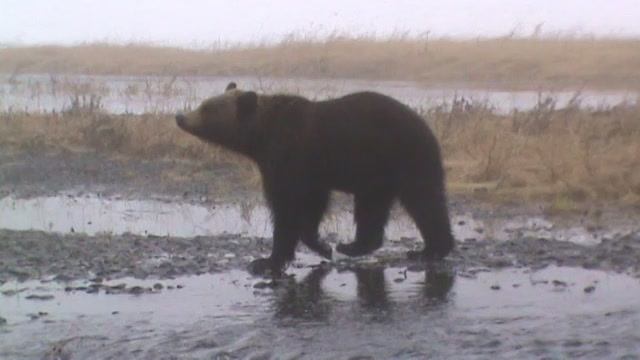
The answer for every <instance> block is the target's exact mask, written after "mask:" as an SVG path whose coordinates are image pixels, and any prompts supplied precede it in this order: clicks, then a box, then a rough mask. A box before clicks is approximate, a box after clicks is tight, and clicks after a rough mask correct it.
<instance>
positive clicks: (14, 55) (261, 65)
mask: <svg viewBox="0 0 640 360" xmlns="http://www.w3.org/2000/svg"><path fill="white" fill-rule="evenodd" d="M0 72H3V73H10V74H11V73H76V74H78V73H82V74H105V75H106V74H115V75H132V74H140V75H151V74H160V75H234V76H237V75H259V76H284V77H316V78H319V77H322V78H368V79H397V80H416V81H421V82H425V83H436V84H442V83H445V84H450V83H452V82H455V83H465V84H467V85H470V86H473V85H477V86H488V87H502V88H526V89H532V88H538V87H541V88H545V89H549V88H566V87H590V88H628V89H638V88H640V85H639V84H640V40H633V39H584V38H573V39H572V38H499V39H477V40H451V39H429V38H426V37H422V38H420V37H418V38H410V37H402V36H398V37H392V38H388V39H378V38H373V37H359V38H348V37H342V36H333V37H330V38H328V39H324V40H318V39H311V40H309V39H296V38H291V39H288V40H285V41H282V42H281V43H278V44H275V45H250V46H244V47H241V46H229V47H225V48H214V49H210V50H187V49H182V48H170V47H153V46H145V45H141V44H132V45H109V44H87V45H80V46H73V47H63V46H32V47H13V48H5V49H0Z"/></svg>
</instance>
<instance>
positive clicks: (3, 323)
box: [0, 316, 7, 325]
mask: <svg viewBox="0 0 640 360" xmlns="http://www.w3.org/2000/svg"><path fill="white" fill-rule="evenodd" d="M6 323H7V319H5V318H3V317H2V316H0V325H5V324H6Z"/></svg>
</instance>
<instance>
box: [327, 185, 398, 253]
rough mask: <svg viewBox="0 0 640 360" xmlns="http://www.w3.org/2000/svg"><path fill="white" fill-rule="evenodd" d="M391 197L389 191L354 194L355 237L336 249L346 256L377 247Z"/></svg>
mask: <svg viewBox="0 0 640 360" xmlns="http://www.w3.org/2000/svg"><path fill="white" fill-rule="evenodd" d="M393 198H394V196H393V195H392V194H390V193H378V194H367V195H360V194H356V196H355V220H356V239H355V241H353V242H351V243H349V244H338V246H337V247H336V250H337V251H339V252H340V253H343V254H345V255H347V256H362V255H367V254H370V253H372V252H374V251H375V250H377V249H379V248H380V247H381V246H382V241H383V239H384V228H385V226H386V225H387V221H388V220H389V212H390V211H391V204H392V203H393Z"/></svg>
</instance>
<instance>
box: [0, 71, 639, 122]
mask: <svg viewBox="0 0 640 360" xmlns="http://www.w3.org/2000/svg"><path fill="white" fill-rule="evenodd" d="M230 81H235V82H237V83H238V84H239V86H240V87H241V88H243V89H250V90H256V91H260V92H266V93H276V92H286V93H295V94H301V95H304V96H307V97H309V98H312V99H326V98H330V97H336V96H341V95H344V94H347V93H351V92H355V91H364V90H371V91H377V92H380V93H383V94H387V95H390V96H392V97H395V98H397V99H399V100H400V101H402V102H405V103H407V104H408V105H410V106H412V107H415V108H432V107H434V106H438V105H441V104H442V103H444V102H447V103H449V104H450V103H451V102H452V101H453V100H454V99H458V100H459V99H461V98H465V99H466V100H467V101H471V102H481V103H486V104H488V105H490V106H491V107H493V108H495V110H496V111H497V112H499V113H508V112H510V111H512V110H514V109H517V110H529V109H531V108H533V107H534V106H536V105H537V104H538V102H539V101H541V100H544V99H545V98H546V97H548V96H550V97H552V98H553V99H555V100H556V101H557V107H559V108H562V107H565V106H567V104H568V103H569V102H570V101H571V100H572V99H573V98H574V97H575V96H576V95H578V93H577V92H576V91H545V92H542V93H541V92H539V91H537V90H533V91H500V90H491V89H471V88H466V87H464V86H448V87H443V86H435V87H434V86H425V85H420V84H417V83H413V82H403V81H368V80H353V79H286V78H284V79H283V78H266V77H265V78H259V77H238V76H236V77H175V78H173V77H162V76H146V77H134V76H81V75H60V76H58V75H55V76H49V75H17V76H10V75H7V74H0V98H1V100H0V111H8V110H12V111H29V112H43V111H46V112H50V111H61V110H64V109H68V108H69V107H70V106H71V104H72V99H74V98H75V97H76V96H79V99H78V100H79V102H80V104H83V103H84V104H85V105H88V104H89V103H90V102H91V96H94V104H95V105H97V104H99V105H100V107H101V108H103V109H104V110H106V111H108V112H111V113H118V114H120V113H134V114H140V113H145V112H161V113H175V112H176V111H178V110H181V109H185V108H193V107H195V106H197V105H198V104H199V103H200V102H201V101H202V100H203V99H205V98H207V97H210V96H212V95H215V94H220V93H221V92H222V91H223V90H224V88H225V87H226V85H227V84H228V83H229V82H230ZM83 96H84V99H83V98H82V97H83ZM637 98H638V93H636V92H633V91H591V90H589V91H581V92H580V93H579V100H580V101H579V103H578V105H581V106H584V107H598V106H614V105H617V104H620V103H623V102H628V103H635V102H636V100H637Z"/></svg>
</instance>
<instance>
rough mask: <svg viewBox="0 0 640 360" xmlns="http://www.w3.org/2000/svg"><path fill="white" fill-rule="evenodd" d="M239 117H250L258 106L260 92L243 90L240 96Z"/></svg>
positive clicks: (242, 118) (238, 101) (238, 102)
mask: <svg viewBox="0 0 640 360" xmlns="http://www.w3.org/2000/svg"><path fill="white" fill-rule="evenodd" d="M237 106H238V118H239V119H241V120H244V119H247V118H250V117H251V116H253V115H254V114H255V112H256V109H257V108H258V94H256V93H255V92H253V91H247V92H243V93H242V94H240V95H239V96H238V99H237Z"/></svg>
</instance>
